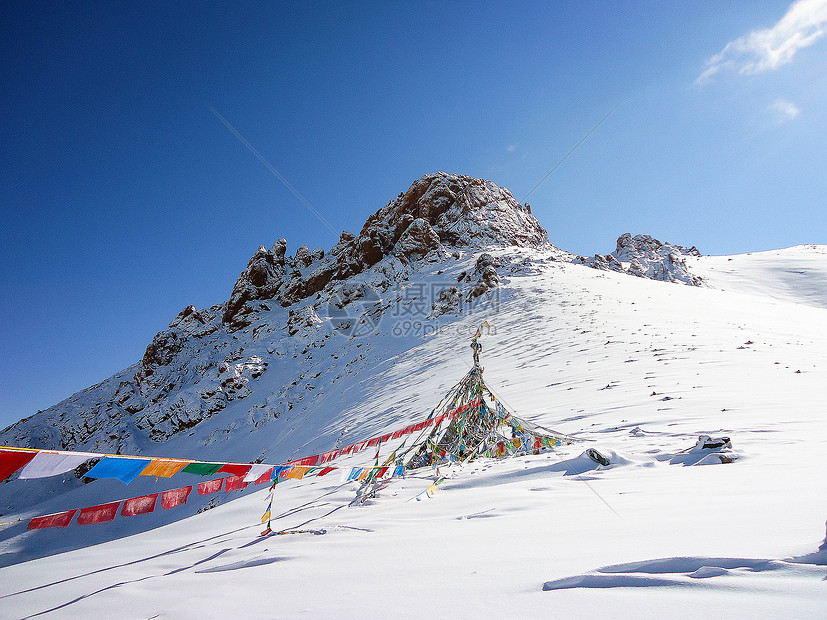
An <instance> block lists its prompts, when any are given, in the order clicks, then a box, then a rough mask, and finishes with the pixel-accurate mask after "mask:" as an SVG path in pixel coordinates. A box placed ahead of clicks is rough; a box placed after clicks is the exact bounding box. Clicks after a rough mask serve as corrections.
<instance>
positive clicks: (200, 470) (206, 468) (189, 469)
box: [181, 461, 222, 476]
mask: <svg viewBox="0 0 827 620" xmlns="http://www.w3.org/2000/svg"><path fill="white" fill-rule="evenodd" d="M221 467H222V464H221V463H203V462H200V461H196V462H195V463H190V464H189V465H187V466H186V467H184V469H182V470H181V471H182V472H184V473H185V474H196V475H198V476H212V475H213V474H214V473H216V472H217V471H218V470H219V469H221Z"/></svg>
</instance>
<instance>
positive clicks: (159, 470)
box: [141, 459, 192, 478]
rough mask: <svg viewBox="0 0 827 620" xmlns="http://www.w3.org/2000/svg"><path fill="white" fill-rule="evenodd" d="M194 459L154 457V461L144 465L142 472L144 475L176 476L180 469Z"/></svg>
mask: <svg viewBox="0 0 827 620" xmlns="http://www.w3.org/2000/svg"><path fill="white" fill-rule="evenodd" d="M190 463H192V461H171V460H169V459H153V461H152V462H151V463H150V464H149V465H147V466H146V467H144V470H143V471H142V472H141V475H142V476H158V477H159V478H169V477H171V476H174V475H175V474H177V473H178V472H179V471H181V470H182V469H184V468H185V467H186V466H187V465H189V464H190Z"/></svg>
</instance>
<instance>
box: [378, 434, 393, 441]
mask: <svg viewBox="0 0 827 620" xmlns="http://www.w3.org/2000/svg"><path fill="white" fill-rule="evenodd" d="M390 438H391V434H390V433H388V434H387V435H382V436H381V437H380V438H379V439H380V441H381V442H382V443H385V442H386V441H388V439H390Z"/></svg>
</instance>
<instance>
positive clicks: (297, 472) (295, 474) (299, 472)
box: [285, 467, 310, 480]
mask: <svg viewBox="0 0 827 620" xmlns="http://www.w3.org/2000/svg"><path fill="white" fill-rule="evenodd" d="M308 469H310V468H309V467H294V468H293V469H291V470H290V471H289V472H287V475H286V476H285V478H295V479H296V480H301V479H302V478H304V475H305V474H306V473H307V470H308Z"/></svg>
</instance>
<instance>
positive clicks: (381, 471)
mask: <svg viewBox="0 0 827 620" xmlns="http://www.w3.org/2000/svg"><path fill="white" fill-rule="evenodd" d="M388 469H389V468H387V467H380V468H379V469H377V470H376V476H375V477H376V478H381V477H382V476H384V475H385V472H387V471H388Z"/></svg>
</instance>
